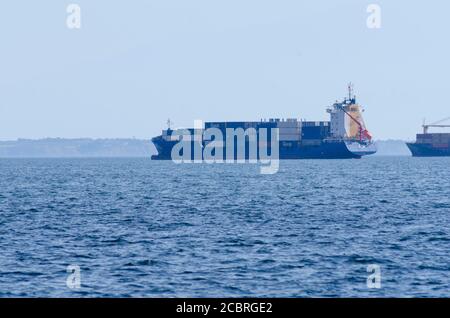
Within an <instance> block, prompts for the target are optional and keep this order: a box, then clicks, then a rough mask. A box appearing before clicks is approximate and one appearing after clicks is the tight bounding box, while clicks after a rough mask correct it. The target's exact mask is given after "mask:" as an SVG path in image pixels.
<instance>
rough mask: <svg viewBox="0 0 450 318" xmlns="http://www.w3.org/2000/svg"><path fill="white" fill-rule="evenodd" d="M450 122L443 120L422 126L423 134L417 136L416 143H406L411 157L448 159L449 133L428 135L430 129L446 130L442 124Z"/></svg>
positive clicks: (446, 119) (449, 151)
mask: <svg viewBox="0 0 450 318" xmlns="http://www.w3.org/2000/svg"><path fill="white" fill-rule="evenodd" d="M448 120H450V117H449V118H445V119H443V120H440V121H438V122H435V123H433V124H428V125H426V124H425V123H424V124H423V126H422V127H423V134H417V136H416V142H414V143H407V144H406V145H407V146H408V148H409V150H411V153H412V155H413V157H448V156H450V133H429V132H428V130H429V128H431V127H434V128H448V127H450V125H442V123H444V122H446V121H448Z"/></svg>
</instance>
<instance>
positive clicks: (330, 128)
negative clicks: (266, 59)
mask: <svg viewBox="0 0 450 318" xmlns="http://www.w3.org/2000/svg"><path fill="white" fill-rule="evenodd" d="M348 88H349V92H348V98H345V99H344V100H343V101H342V102H336V103H334V104H333V105H332V106H331V107H329V108H328V109H327V112H328V113H329V114H330V120H329V121H303V120H298V119H286V120H285V119H269V120H268V121H266V120H261V121H254V122H206V123H205V125H204V127H202V130H207V129H209V128H217V129H219V130H220V131H221V132H223V135H224V136H225V133H226V131H227V129H228V128H233V129H239V128H242V129H244V130H245V129H248V128H254V129H255V130H256V132H257V137H258V147H259V145H260V143H261V142H265V141H261V140H260V131H261V129H262V128H265V129H266V130H268V131H270V130H272V129H274V128H277V129H278V134H279V144H278V145H279V159H347V158H349V159H350V158H361V157H362V156H366V155H371V154H374V153H376V151H377V148H376V145H375V144H374V142H373V141H372V136H371V134H370V133H369V131H368V130H367V128H366V125H365V123H364V120H363V117H362V111H363V110H362V107H361V106H360V105H358V104H357V103H356V97H355V96H354V95H353V88H352V86H351V84H350V85H349V87H348ZM168 123H169V128H168V129H166V130H163V131H162V134H161V135H160V136H157V137H154V138H152V142H153V143H154V145H155V146H156V149H157V151H158V154H157V155H154V156H152V159H153V160H170V159H171V152H172V148H173V147H174V145H175V144H176V143H178V142H179V138H180V136H179V134H178V133H177V130H175V129H171V128H170V121H169V122H168ZM184 131H189V133H190V134H192V135H194V134H195V131H198V128H195V129H194V128H190V129H187V130H184ZM269 136H270V133H269ZM224 139H225V138H224ZM223 141H225V140H223ZM192 142H193V143H195V142H197V143H200V144H201V145H200V147H202V148H204V147H205V145H207V143H208V142H209V141H205V140H204V139H203V138H202V140H198V139H195V138H194V139H193V141H192ZM266 144H267V143H266ZM223 145H225V143H223ZM193 148H194V147H193ZM223 151H224V153H225V152H226V149H225V146H223ZM235 153H236V151H235ZM246 159H248V152H246Z"/></svg>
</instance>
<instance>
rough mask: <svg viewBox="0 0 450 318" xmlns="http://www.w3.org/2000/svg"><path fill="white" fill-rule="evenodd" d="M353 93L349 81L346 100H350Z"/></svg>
mask: <svg viewBox="0 0 450 318" xmlns="http://www.w3.org/2000/svg"><path fill="white" fill-rule="evenodd" d="M352 95H353V84H352V83H351V82H350V83H348V100H352Z"/></svg>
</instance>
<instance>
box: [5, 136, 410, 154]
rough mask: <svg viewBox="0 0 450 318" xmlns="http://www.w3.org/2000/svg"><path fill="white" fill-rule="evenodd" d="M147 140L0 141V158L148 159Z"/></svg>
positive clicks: (394, 146)
mask: <svg viewBox="0 0 450 318" xmlns="http://www.w3.org/2000/svg"><path fill="white" fill-rule="evenodd" d="M377 145H378V153H377V154H376V156H410V155H411V153H410V152H409V150H408V148H407V147H406V144H405V141H402V140H379V141H377ZM154 154H156V149H155V147H154V145H153V144H152V142H151V141H150V139H148V140H145V139H135V138H104V139H93V138H74V139H66V138H44V139H17V140H11V141H0V158H69V157H151V156H152V155H154Z"/></svg>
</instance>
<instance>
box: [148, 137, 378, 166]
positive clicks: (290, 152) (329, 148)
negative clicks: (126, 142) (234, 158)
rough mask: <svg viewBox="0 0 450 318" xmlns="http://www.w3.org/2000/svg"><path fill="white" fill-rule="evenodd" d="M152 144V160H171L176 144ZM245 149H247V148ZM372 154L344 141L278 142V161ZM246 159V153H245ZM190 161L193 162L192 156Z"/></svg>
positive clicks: (159, 140) (159, 139)
mask: <svg viewBox="0 0 450 318" xmlns="http://www.w3.org/2000/svg"><path fill="white" fill-rule="evenodd" d="M152 142H153V144H154V145H155V146H156V149H157V150H158V155H154V156H152V160H171V151H172V148H173V146H174V145H175V144H176V143H177V142H175V141H166V140H164V139H163V138H162V137H161V136H158V137H155V138H153V139H152ZM246 148H247V149H248V147H246ZM192 149H193V147H192ZM192 153H193V151H192ZM235 153H236V149H235ZM373 153H375V150H374V151H370V152H366V153H358V152H353V151H350V150H349V148H348V146H347V143H346V142H344V141H334V142H325V141H323V142H321V143H320V144H319V145H301V143H300V142H299V143H298V144H297V145H295V146H292V144H290V146H289V147H286V146H284V145H283V142H280V148H279V158H280V159H359V158H361V157H362V156H363V155H370V154H373ZM246 159H248V153H246ZM191 160H194V156H193V155H192V157H191Z"/></svg>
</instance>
